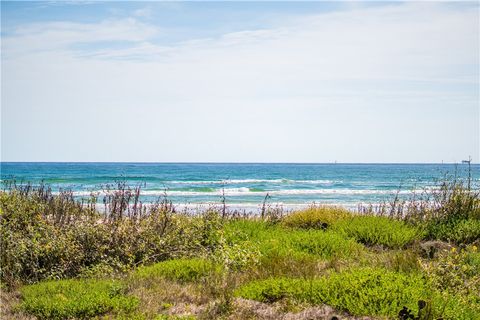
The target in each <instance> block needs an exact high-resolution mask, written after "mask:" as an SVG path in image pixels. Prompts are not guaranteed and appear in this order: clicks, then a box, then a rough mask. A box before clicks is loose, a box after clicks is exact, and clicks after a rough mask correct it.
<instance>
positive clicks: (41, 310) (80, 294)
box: [19, 280, 138, 319]
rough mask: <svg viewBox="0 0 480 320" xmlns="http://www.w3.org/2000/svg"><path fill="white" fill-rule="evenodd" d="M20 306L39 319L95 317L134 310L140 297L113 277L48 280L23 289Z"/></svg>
mask: <svg viewBox="0 0 480 320" xmlns="http://www.w3.org/2000/svg"><path fill="white" fill-rule="evenodd" d="M20 292H21V295H22V302H21V304H20V306H19V307H20V308H21V309H22V310H23V311H25V312H26V313H28V314H31V315H34V316H36V317H37V318H39V319H70V318H80V319H86V318H92V317H95V316H99V315H103V314H106V313H110V312H113V313H118V312H131V311H133V310H135V308H136V307H137V305H138V299H137V298H135V297H130V296H126V295H124V288H123V286H122V284H121V283H120V282H117V281H112V280H100V281H99V280H60V281H47V282H41V283H37V284H33V285H29V286H25V287H23V288H22V289H21V291H20Z"/></svg>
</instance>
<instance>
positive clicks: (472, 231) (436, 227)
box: [425, 218, 480, 244]
mask: <svg viewBox="0 0 480 320" xmlns="http://www.w3.org/2000/svg"><path fill="white" fill-rule="evenodd" d="M425 238H426V239H437V240H443V241H449V242H454V243H457V244H462V243H472V242H475V241H479V239H480V219H475V218H468V219H448V220H443V219H440V220H435V219H434V220H430V221H428V222H426V233H425Z"/></svg>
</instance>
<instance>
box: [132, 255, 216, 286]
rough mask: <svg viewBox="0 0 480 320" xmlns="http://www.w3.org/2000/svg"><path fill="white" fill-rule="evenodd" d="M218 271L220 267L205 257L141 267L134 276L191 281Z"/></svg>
mask: <svg viewBox="0 0 480 320" xmlns="http://www.w3.org/2000/svg"><path fill="white" fill-rule="evenodd" d="M216 271H219V267H218V266H216V265H215V264H213V263H212V262H211V261H208V260H205V259H199V258H193V259H177V260H168V261H163V262H159V263H156V264H153V265H150V266H142V267H139V268H138V269H137V270H136V271H135V272H134V277H138V278H156V277H162V278H166V279H170V280H177V281H182V282H191V281H195V280H198V279H200V278H203V277H206V276H208V275H209V274H211V273H212V272H216Z"/></svg>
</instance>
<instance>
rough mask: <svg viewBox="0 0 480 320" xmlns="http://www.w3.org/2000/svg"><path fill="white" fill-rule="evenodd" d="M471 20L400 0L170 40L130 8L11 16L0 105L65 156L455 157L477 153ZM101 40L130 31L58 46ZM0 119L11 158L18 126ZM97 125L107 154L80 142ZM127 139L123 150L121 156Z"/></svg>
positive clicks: (95, 136)
mask: <svg viewBox="0 0 480 320" xmlns="http://www.w3.org/2000/svg"><path fill="white" fill-rule="evenodd" d="M478 22H479V21H478V11H477V10H476V8H470V9H468V8H464V9H452V8H451V7H449V6H444V5H441V4H435V3H433V4H429V3H408V4H402V5H395V6H391V7H382V8H367V9H365V8H358V9H353V10H350V11H344V12H335V13H325V14H319V15H310V16H306V17H303V18H301V19H300V18H288V17H286V18H285V20H284V21H280V22H279V25H278V26H277V27H275V28H270V29H263V30H244V31H240V32H235V33H229V34H225V35H222V36H220V37H217V38H209V39H191V40H190V41H184V42H180V43H174V44H170V45H158V44H156V42H155V41H154V38H155V37H154V36H156V35H158V34H160V32H161V30H159V28H158V27H157V26H154V25H151V24H147V23H144V22H140V21H139V20H137V19H133V18H130V19H124V20H107V21H103V22H100V23H97V24H78V23H68V22H64V23H46V24H42V25H35V26H25V27H22V28H20V29H18V30H17V32H16V33H15V34H14V35H13V36H10V37H7V38H4V39H2V40H3V41H4V42H3V49H4V53H5V54H4V56H6V57H7V58H6V59H5V57H2V59H3V67H2V74H3V80H4V81H3V82H2V89H3V95H2V105H4V106H5V107H4V118H8V119H9V123H21V122H22V121H23V122H26V123H27V124H28V127H30V129H28V130H27V131H32V132H35V130H44V134H45V135H46V136H47V137H49V138H51V139H55V136H56V135H57V134H58V132H68V134H66V135H65V136H67V137H70V139H72V140H73V141H74V143H75V145H76V146H80V147H78V148H79V149H80V150H81V151H78V152H80V154H79V155H77V158H75V157H74V156H75V152H77V151H75V149H73V150H72V152H73V153H72V157H74V158H73V159H74V160H79V159H83V160H152V161H160V160H163V161H168V160H171V161H182V160H183V161H208V160H210V161H212V160H216V161H330V160H332V159H339V160H340V161H440V160H446V161H448V160H454V159H453V158H454V157H456V156H458V158H457V160H458V159H459V158H461V157H464V156H465V154H466V153H470V154H472V156H476V155H475V154H473V153H474V152H476V153H477V154H478V142H479V141H478V125H477V126H476V127H475V119H478V110H476V109H475V108H478V99H479V98H478V89H472V87H475V86H477V85H478V83H479V81H478V65H479V62H478V59H479V58H478V57H479V40H478V36H479V31H478ZM102 41H130V42H131V43H132V44H131V46H130V47H127V48H122V49H117V48H110V49H109V48H105V47H103V48H101V49H95V48H92V49H91V51H90V52H85V51H82V52H79V51H77V50H75V49H73V47H74V45H75V44H77V43H85V42H102ZM23 93H28V94H23ZM465 115H467V117H465ZM475 117H476V118H475ZM42 119H43V120H44V121H45V122H48V123H49V126H51V127H52V128H44V125H43V124H42V122H41V120H42ZM52 119H54V120H55V121H53V120H52ZM111 119H115V120H114V121H111ZM2 121H3V120H2ZM16 121H18V122H16ZM9 123H6V125H3V127H6V129H2V130H5V134H4V136H5V135H6V136H7V139H8V137H16V138H15V139H16V140H15V141H14V142H9V141H6V142H7V144H6V147H5V152H6V154H9V153H11V154H13V155H12V156H11V157H12V158H15V157H19V155H22V152H27V151H28V147H32V146H31V145H32V142H29V141H30V140H29V139H32V136H31V135H28V136H26V134H25V133H22V132H21V129H20V128H16V127H14V126H13V125H11V124H9ZM50 123H51V124H50ZM119 124H120V125H119ZM125 124H127V125H125ZM443 127H449V128H452V130H450V131H443V129H441V130H440V129H439V128H443ZM42 128H43V129H42ZM113 136H116V137H119V139H120V140H121V141H113V142H111V143H110V142H109V146H111V148H112V150H115V151H111V152H109V153H105V151H104V150H102V148H100V147H98V148H99V149H95V150H94V152H93V155H91V154H89V151H88V147H91V144H88V145H87V143H86V142H85V141H95V140H101V141H105V142H106V141H109V140H108V139H109V138H111V137H113ZM135 136H137V138H135ZM138 136H140V137H141V140H143V143H144V144H142V145H141V146H138V145H137V146H136V148H137V149H140V150H139V151H137V152H138V154H137V155H128V156H133V157H135V156H138V158H135V159H132V158H122V152H123V151H116V150H123V149H122V147H121V146H122V144H124V143H127V144H128V143H132V144H134V142H135V141H136V140H137V139H138ZM22 137H24V138H23V139H22ZM33 139H34V138H33ZM62 139H63V138H62ZM425 141H428V143H426V142H425ZM22 143H23V145H24V146H25V147H24V149H21V150H18V149H16V148H18V145H22ZM339 145H344V147H343V148H339ZM16 146H17V147H16ZM152 146H155V150H151V148H152ZM82 148H83V149H82ZM412 149H413V151H412ZM15 150H17V151H15ZM164 150H168V154H165V151H164ZM472 150H473V151H472ZM5 152H4V154H5ZM42 152H43V153H44V154H45V155H44V156H45V157H49V154H47V153H45V152H46V151H41V150H37V153H36V154H34V156H35V155H36V156H38V157H40V158H41V156H40V155H41V154H42ZM57 152H58V154H60V153H61V152H62V151H61V149H60V148H59V150H58V151H57ZM63 152H65V151H63ZM55 154H56V153H53V155H55ZM95 156H97V157H100V158H95ZM57 157H58V156H57ZM82 157H87V159H84V158H82ZM88 157H90V158H88ZM123 157H125V155H123ZM65 160H68V159H65ZM477 160H478V159H477Z"/></svg>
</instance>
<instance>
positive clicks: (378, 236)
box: [333, 215, 420, 248]
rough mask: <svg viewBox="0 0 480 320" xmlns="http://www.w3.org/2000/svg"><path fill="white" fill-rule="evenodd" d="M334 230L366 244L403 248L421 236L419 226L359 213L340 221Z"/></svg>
mask: <svg viewBox="0 0 480 320" xmlns="http://www.w3.org/2000/svg"><path fill="white" fill-rule="evenodd" d="M333 228H334V230H336V231H337V232H339V233H341V234H343V235H345V236H347V237H352V238H354V239H355V240H357V241H358V242H361V243H363V244H366V245H382V246H385V247H388V248H401V247H404V246H405V245H407V244H409V243H411V242H412V241H414V240H415V239H418V238H419V237H420V232H419V230H418V229H417V228H415V227H413V226H410V225H408V224H406V223H405V222H403V221H399V220H394V219H391V218H387V217H382V216H372V215H362V216H361V215H358V216H353V217H351V218H348V219H345V220H342V221H339V222H338V223H336V224H335V225H334V226H333Z"/></svg>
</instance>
